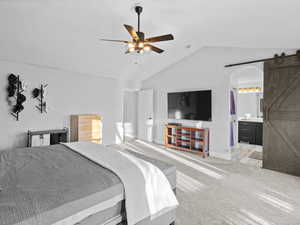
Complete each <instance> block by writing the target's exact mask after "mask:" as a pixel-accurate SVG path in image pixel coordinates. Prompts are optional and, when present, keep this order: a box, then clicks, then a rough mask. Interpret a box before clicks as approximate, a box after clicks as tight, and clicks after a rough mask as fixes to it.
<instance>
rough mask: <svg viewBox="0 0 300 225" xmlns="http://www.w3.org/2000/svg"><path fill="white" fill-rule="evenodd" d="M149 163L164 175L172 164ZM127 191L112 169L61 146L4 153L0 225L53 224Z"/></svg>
mask: <svg viewBox="0 0 300 225" xmlns="http://www.w3.org/2000/svg"><path fill="white" fill-rule="evenodd" d="M136 156H137V157H139V158H142V159H144V160H147V161H150V162H151V163H153V164H155V165H156V166H157V167H159V168H160V169H161V170H162V171H163V172H164V173H165V172H166V171H167V170H170V169H171V170H174V167H172V166H170V165H168V164H166V163H163V162H160V161H157V160H154V159H150V158H147V157H145V156H142V155H136ZM120 193H122V194H123V193H124V188H123V185H122V183H121V181H120V179H119V178H118V177H117V176H116V175H115V174H114V173H112V172H111V171H109V170H107V169H105V168H103V167H101V166H98V165H97V164H95V163H93V162H91V161H89V160H88V159H86V158H84V157H82V156H80V155H78V154H77V153H75V152H73V151H71V150H69V149H68V148H66V147H65V146H63V145H54V146H49V147H35V148H21V149H13V150H9V151H2V152H0V225H14V224H17V223H19V222H22V221H26V220H27V219H29V218H31V219H33V220H32V221H34V223H32V224H43V225H47V224H52V223H55V222H57V221H59V220H61V219H63V218H64V217H66V216H70V215H72V214H74V213H77V212H79V211H81V210H83V209H85V208H87V207H91V206H93V205H94V204H96V203H97V202H101V201H105V200H108V199H111V198H113V197H114V196H116V195H119V194H120Z"/></svg>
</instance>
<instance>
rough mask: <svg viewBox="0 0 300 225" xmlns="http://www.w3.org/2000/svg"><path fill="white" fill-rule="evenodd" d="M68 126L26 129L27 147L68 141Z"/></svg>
mask: <svg viewBox="0 0 300 225" xmlns="http://www.w3.org/2000/svg"><path fill="white" fill-rule="evenodd" d="M68 131H69V130H68V128H63V129H60V130H44V131H28V133H27V147H36V146H47V145H55V144H59V143H61V142H68Z"/></svg>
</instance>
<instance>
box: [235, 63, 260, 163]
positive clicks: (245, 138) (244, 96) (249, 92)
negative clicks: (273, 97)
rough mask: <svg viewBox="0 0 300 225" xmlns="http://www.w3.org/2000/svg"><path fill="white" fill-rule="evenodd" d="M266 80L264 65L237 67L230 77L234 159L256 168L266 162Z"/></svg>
mask: <svg viewBox="0 0 300 225" xmlns="http://www.w3.org/2000/svg"><path fill="white" fill-rule="evenodd" d="M263 79H264V73H263V64H257V65H251V66H241V67H238V68H236V69H235V70H234V71H233V72H232V75H231V88H232V90H234V93H235V103H236V112H235V115H234V119H232V121H234V125H235V126H234V129H235V132H234V134H233V135H234V140H235V142H234V144H232V159H233V160H236V161H239V162H241V163H243V164H248V165H252V166H256V167H262V160H263V107H262V104H263V98H264V94H263ZM231 126H232V125H231Z"/></svg>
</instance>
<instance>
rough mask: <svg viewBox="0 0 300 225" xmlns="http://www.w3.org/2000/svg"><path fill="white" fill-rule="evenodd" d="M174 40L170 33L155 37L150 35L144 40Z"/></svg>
mask: <svg viewBox="0 0 300 225" xmlns="http://www.w3.org/2000/svg"><path fill="white" fill-rule="evenodd" d="M171 40H174V36H173V35H172V34H167V35H162V36H157V37H150V38H147V39H146V40H145V41H146V42H159V41H171Z"/></svg>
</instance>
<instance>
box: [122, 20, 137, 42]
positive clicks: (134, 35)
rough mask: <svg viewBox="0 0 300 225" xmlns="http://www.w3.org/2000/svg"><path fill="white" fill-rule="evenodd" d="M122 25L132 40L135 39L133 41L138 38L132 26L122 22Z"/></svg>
mask: <svg viewBox="0 0 300 225" xmlns="http://www.w3.org/2000/svg"><path fill="white" fill-rule="evenodd" d="M124 27H125V28H126V30H127V31H128V32H129V34H130V36H131V37H132V39H133V40H135V41H138V40H140V38H139V36H138V35H137V33H136V31H135V30H134V28H133V27H132V26H130V25H126V24H124Z"/></svg>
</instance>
